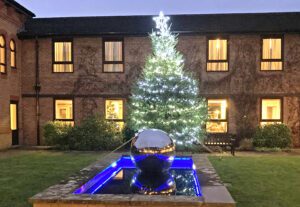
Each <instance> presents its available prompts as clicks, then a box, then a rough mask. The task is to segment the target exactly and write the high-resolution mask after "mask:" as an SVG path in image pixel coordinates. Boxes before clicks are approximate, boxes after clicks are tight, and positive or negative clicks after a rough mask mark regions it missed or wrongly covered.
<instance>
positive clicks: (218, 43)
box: [207, 38, 228, 71]
mask: <svg viewBox="0 0 300 207" xmlns="http://www.w3.org/2000/svg"><path fill="white" fill-rule="evenodd" d="M207 71H228V40H227V39H224V38H220V39H209V40H208V43H207Z"/></svg>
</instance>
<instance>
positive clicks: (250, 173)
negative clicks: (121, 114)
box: [0, 150, 300, 207]
mask: <svg viewBox="0 0 300 207" xmlns="http://www.w3.org/2000/svg"><path fill="white" fill-rule="evenodd" d="M100 157H101V153H79V152H70V153H68V152H51V151H21V150H10V151H6V152H0V207H29V206H30V204H29V203H28V201H27V200H28V198H29V197H31V196H33V195H35V194H36V193H38V192H40V191H42V190H44V189H46V188H47V187H49V186H51V185H54V184H56V183H57V182H59V181H60V180H62V179H64V178H67V177H68V176H70V175H72V174H73V173H76V172H78V171H79V170H80V169H81V168H83V167H85V166H87V165H89V164H90V163H91V162H93V161H95V160H97V159H98V158H100ZM209 159H210V160H211V162H212V163H213V165H214V166H215V168H216V169H217V172H218V174H219V175H220V176H221V179H222V180H223V181H224V182H225V183H227V184H228V189H229V191H230V192H231V194H232V196H233V197H234V199H235V200H236V201H237V206H238V207H300V156H285V155H282V156H278V155H264V156H253V155H251V156H241V157H239V156H237V157H217V156H211V157H210V158H209Z"/></svg>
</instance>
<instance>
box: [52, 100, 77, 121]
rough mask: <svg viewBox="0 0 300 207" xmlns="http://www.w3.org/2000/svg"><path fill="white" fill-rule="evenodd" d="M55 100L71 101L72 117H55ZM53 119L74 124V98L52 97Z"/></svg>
mask: <svg viewBox="0 0 300 207" xmlns="http://www.w3.org/2000/svg"><path fill="white" fill-rule="evenodd" d="M56 101H72V113H73V119H56ZM53 121H59V122H73V123H74V125H75V100H74V98H71V97H70V98H68V97H55V98H53Z"/></svg>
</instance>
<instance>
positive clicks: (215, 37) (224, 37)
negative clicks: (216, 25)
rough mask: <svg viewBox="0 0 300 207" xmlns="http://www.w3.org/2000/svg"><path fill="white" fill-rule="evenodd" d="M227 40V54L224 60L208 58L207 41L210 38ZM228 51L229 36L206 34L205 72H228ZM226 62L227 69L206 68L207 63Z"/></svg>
mask: <svg viewBox="0 0 300 207" xmlns="http://www.w3.org/2000/svg"><path fill="white" fill-rule="evenodd" d="M217 39H219V40H227V44H226V46H227V54H226V60H209V41H210V40H217ZM229 52H230V43H229V37H228V36H219V35H218V36H208V37H207V38H206V66H205V67H206V72H229V66H230V65H229V57H230V56H229ZM225 62H227V65H228V66H227V70H208V68H207V64H208V63H225Z"/></svg>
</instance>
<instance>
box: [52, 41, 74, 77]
mask: <svg viewBox="0 0 300 207" xmlns="http://www.w3.org/2000/svg"><path fill="white" fill-rule="evenodd" d="M53 50H54V52H53V72H55V73H72V72H73V43H72V41H54V42H53Z"/></svg>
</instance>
